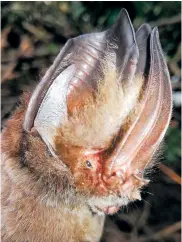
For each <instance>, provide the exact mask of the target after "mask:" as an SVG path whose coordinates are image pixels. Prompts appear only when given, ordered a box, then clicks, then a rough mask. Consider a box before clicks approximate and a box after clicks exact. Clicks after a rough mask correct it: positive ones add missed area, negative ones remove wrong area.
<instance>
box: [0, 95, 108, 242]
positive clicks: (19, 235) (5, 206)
mask: <svg viewBox="0 0 182 242" xmlns="http://www.w3.org/2000/svg"><path fill="white" fill-rule="evenodd" d="M28 100H29V96H27V95H25V96H24V99H23V102H22V104H21V106H20V107H19V108H18V109H17V110H16V112H15V113H14V115H13V116H12V117H11V119H10V120H8V122H7V124H6V128H5V130H4V132H3V134H2V196H1V198H2V240H3V242H14V241H17V242H18V241H19V242H20V241H35V242H50V241H55V242H56V241H58V242H60V241H63V242H68V241H69V242H70V241H74V242H81V241H90V242H91V241H99V239H100V236H101V234H102V228H103V222H104V216H103V217H98V216H93V215H92V213H91V212H90V210H89V209H88V207H87V205H86V204H85V200H84V197H82V196H81V195H80V197H79V195H77V196H76V197H75V194H74V188H71V187H72V184H73V183H72V177H71V175H70V173H69V171H68V169H66V168H65V167H64V166H63V165H62V163H60V162H59V161H58V160H57V159H55V158H53V157H52V156H50V155H49V153H48V150H47V147H46V145H45V144H44V143H43V142H42V140H41V138H40V137H34V136H32V135H26V134H23V128H22V123H23V119H24V114H25V109H26V107H27V102H28ZM23 138H24V141H23V142H24V144H25V147H23V148H24V150H22V145H21V143H22V139H23ZM21 156H24V159H26V160H25V166H23V167H22V164H21V163H20V160H21V158H22V157H21ZM80 214H82V216H81V217H80Z"/></svg>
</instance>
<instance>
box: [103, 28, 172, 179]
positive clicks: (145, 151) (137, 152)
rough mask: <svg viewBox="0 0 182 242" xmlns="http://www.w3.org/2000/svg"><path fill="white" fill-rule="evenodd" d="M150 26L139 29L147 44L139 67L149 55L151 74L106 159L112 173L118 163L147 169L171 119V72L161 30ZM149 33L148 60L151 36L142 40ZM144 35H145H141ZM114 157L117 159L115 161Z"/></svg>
mask: <svg viewBox="0 0 182 242" xmlns="http://www.w3.org/2000/svg"><path fill="white" fill-rule="evenodd" d="M146 27H147V26H146V25H144V26H142V27H141V28H140V29H139V30H138V33H137V41H138V44H139V46H140V44H141V43H144V44H145V43H146V45H144V46H145V48H144V49H143V50H142V49H140V53H141V56H142V55H143V57H141V62H140V60H139V64H140V65H139V66H138V70H139V72H143V71H144V67H145V59H147V61H148V62H149V63H148V65H149V74H148V77H146V78H145V85H144V87H143V93H142V98H141V100H140V104H139V108H138V110H137V115H136V117H135V118H134V120H133V123H132V124H131V125H130V127H129V129H128V130H127V132H126V133H125V135H124V136H123V135H122V134H121V137H120V142H118V143H117V145H116V146H115V149H114V151H113V154H111V158H110V160H108V162H106V163H105V164H106V167H109V169H108V171H109V172H110V173H111V174H112V173H113V171H115V170H117V169H118V167H120V168H122V167H130V168H131V167H132V169H136V168H137V169H141V170H143V169H144V168H145V166H146V165H147V163H148V162H149V161H150V159H151V157H152V156H153V154H154V152H155V151H156V150H157V148H158V146H159V144H160V142H161V141H162V139H163V137H164V135H165V132H166V130H167V128H168V126H169V122H170V119H171V112H172V90H171V83H170V76H169V72H168V68H167V65H166V61H165V58H164V56H163V52H162V48H161V45H160V40H159V34H158V30H157V28H154V29H153V30H152V31H150V30H149V31H148V30H147V29H149V28H148V27H147V28H146ZM146 30H147V35H146ZM140 34H141V35H140ZM149 34H150V36H149V56H150V58H149V60H148V54H147V53H148V41H147V39H148V37H147V38H144V39H143V40H142V36H148V35H149ZM140 36H141V38H139V37H140ZM146 50H147V51H146ZM112 161H114V162H113V163H112ZM111 166H112V169H111ZM108 175H109V174H108Z"/></svg>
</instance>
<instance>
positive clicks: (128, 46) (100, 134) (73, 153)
mask: <svg viewBox="0 0 182 242" xmlns="http://www.w3.org/2000/svg"><path fill="white" fill-rule="evenodd" d="M171 100H172V98H171V84H170V77H169V73H168V68H167V65H166V62H165V58H164V55H163V52H162V48H161V45H160V40H159V34H158V29H157V28H154V29H151V27H150V26H149V25H148V24H143V25H142V26H141V27H140V28H139V29H138V30H137V31H136V33H135V31H134V29H133V26H132V23H131V21H130V18H129V16H128V13H127V11H126V10H125V9H122V10H121V12H120V14H119V16H118V18H117V20H116V22H115V23H114V25H113V26H111V27H110V28H109V29H108V30H106V31H103V32H101V33H90V34H84V35H81V36H78V37H76V38H73V39H70V40H68V42H67V43H66V44H65V46H64V47H63V48H62V49H61V51H60V53H59V54H58V56H57V57H56V59H55V61H54V63H53V65H52V66H51V67H50V68H49V69H48V70H47V72H46V74H45V76H44V77H43V78H42V80H41V81H40V82H39V84H38V85H37V87H36V89H35V90H34V91H33V93H32V94H31V95H29V94H26V93H25V94H24V96H23V98H22V101H21V105H20V106H19V107H18V108H17V110H16V111H15V113H14V114H13V115H12V117H11V118H10V119H9V120H8V121H7V123H6V127H5V128H4V130H3V134H2V240H3V241H4V242H6V241H7V242H11V241H12V242H13V241H18V242H22V241H28V242H29V241H35V242H43V241H44V242H50V241H54V242H56V241H59V242H60V241H64V242H68V241H69V242H70V241H74V242H86V241H87V242H88V241H92V242H96V241H99V240H100V238H101V236H102V231H103V227H104V220H105V216H106V215H107V214H114V213H116V212H117V211H118V210H119V208H120V207H121V206H123V205H127V204H128V203H129V202H131V201H134V200H137V199H139V200H140V199H141V196H140V191H141V190H142V188H143V187H144V186H145V185H147V184H148V182H149V180H148V179H147V178H146V177H145V175H144V172H145V170H146V169H148V168H149V167H151V166H152V165H153V164H154V161H153V156H154V154H155V153H156V151H157V150H158V148H159V145H160V143H161V141H162V139H163V137H164V135H165V132H166V130H167V128H168V125H169V122H170V119H171V112H172V101H171Z"/></svg>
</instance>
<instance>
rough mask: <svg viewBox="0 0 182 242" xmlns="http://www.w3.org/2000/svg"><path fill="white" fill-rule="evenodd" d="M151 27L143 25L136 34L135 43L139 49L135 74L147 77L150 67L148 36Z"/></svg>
mask: <svg viewBox="0 0 182 242" xmlns="http://www.w3.org/2000/svg"><path fill="white" fill-rule="evenodd" d="M151 32H152V29H151V27H150V26H149V25H148V24H143V25H142V26H141V27H140V28H139V29H138V30H137V32H136V42H137V45H138V49H139V60H138V64H137V70H136V74H137V75H139V76H140V75H141V76H143V75H144V76H145V77H146V76H148V73H149V67H150V34H151Z"/></svg>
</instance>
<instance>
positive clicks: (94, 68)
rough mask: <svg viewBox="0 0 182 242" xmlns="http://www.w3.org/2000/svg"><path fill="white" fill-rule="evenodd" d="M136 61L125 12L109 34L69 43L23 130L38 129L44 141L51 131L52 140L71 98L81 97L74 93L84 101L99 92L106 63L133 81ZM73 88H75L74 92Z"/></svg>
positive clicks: (34, 97)
mask: <svg viewBox="0 0 182 242" xmlns="http://www.w3.org/2000/svg"><path fill="white" fill-rule="evenodd" d="M137 60H138V47H137V44H136V40H135V33H134V30H133V26H132V24H131V21H130V19H129V16H128V13H127V12H126V10H125V9H123V10H121V12H120V14H119V17H118V19H117V20H116V23H115V24H114V25H113V26H112V27H111V28H110V29H108V30H107V31H104V32H101V33H91V34H86V35H82V36H78V37H76V38H73V39H70V40H69V41H68V42H67V43H66V45H65V46H64V47H63V49H62V50H61V52H60V53H59V55H58V56H57V57H56V59H55V61H54V63H53V65H52V66H51V67H50V68H49V69H48V71H47V72H46V74H45V76H44V77H43V78H42V80H41V81H40V83H39V84H38V86H37V88H36V89H35V91H34V92H33V94H32V97H31V99H30V102H29V105H28V109H27V111H26V115H25V120H24V129H25V130H26V131H27V132H30V131H31V129H32V128H33V127H34V128H36V129H37V130H38V132H39V133H41V136H42V138H43V139H44V140H46V139H47V138H48V131H49V140H51V139H50V136H51V137H53V134H54V133H52V135H51V132H50V130H51V128H52V127H54V126H55V125H56V126H57V125H59V126H60V125H61V122H62V120H63V118H64V117H65V116H66V115H67V108H68V107H67V105H68V96H69V97H70V98H71V99H72V100H73V103H74V100H75V99H76V98H77V97H78V95H75V93H77V92H79V97H82V96H84V95H83V93H84V92H85V91H86V90H87V91H90V90H91V91H92V92H95V91H97V83H98V80H100V79H101V78H102V75H103V72H104V70H103V69H105V66H104V65H103V63H104V64H106V65H110V64H111V65H113V67H114V68H115V70H117V72H118V73H119V78H120V79H123V78H124V79H129V80H132V77H133V75H134V73H135V70H136V65H137ZM70 86H76V88H75V89H74V90H73V91H71V89H70ZM90 87H91V88H90ZM89 88H90V89H89ZM88 89H89V90H88ZM80 90H81V91H80ZM68 93H69V95H67V94H68ZM74 98H75V99H74ZM49 142H51V141H49Z"/></svg>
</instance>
